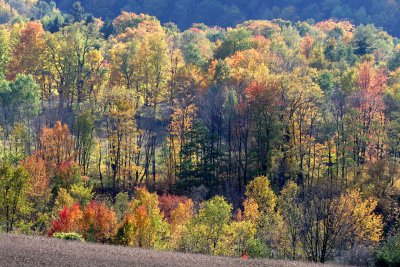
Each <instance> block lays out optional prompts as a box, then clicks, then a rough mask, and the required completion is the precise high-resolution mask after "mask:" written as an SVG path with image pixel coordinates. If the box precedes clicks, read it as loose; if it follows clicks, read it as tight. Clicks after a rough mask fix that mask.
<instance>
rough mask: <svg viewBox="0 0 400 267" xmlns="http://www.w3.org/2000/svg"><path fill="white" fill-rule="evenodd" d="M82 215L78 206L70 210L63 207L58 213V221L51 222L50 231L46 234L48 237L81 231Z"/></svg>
mask: <svg viewBox="0 0 400 267" xmlns="http://www.w3.org/2000/svg"><path fill="white" fill-rule="evenodd" d="M82 217H83V213H82V211H81V208H80V206H79V204H75V205H73V206H72V207H71V208H67V207H65V208H64V209H63V210H61V211H60V212H59V213H58V219H57V220H55V221H53V223H52V225H51V229H50V231H49V233H48V235H49V236H53V234H54V233H69V232H77V233H79V232H80V230H81V229H82V227H81V222H82Z"/></svg>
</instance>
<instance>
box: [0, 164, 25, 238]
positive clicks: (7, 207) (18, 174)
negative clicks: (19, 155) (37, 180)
mask: <svg viewBox="0 0 400 267" xmlns="http://www.w3.org/2000/svg"><path fill="white" fill-rule="evenodd" d="M28 179H29V175H28V173H27V172H26V171H25V170H24V169H23V168H22V167H14V166H12V165H10V164H8V163H3V164H2V166H1V168H0V192H1V195H2V196H3V197H2V198H1V200H0V207H1V209H0V211H1V213H0V216H1V218H2V219H1V220H2V222H3V223H2V227H1V228H3V229H4V230H5V231H6V232H11V231H13V230H14V228H15V227H16V226H18V225H19V224H20V223H21V222H22V219H23V218H24V216H25V215H26V212H27V210H29V208H30V207H29V206H28V204H29V203H27V201H26V195H25V192H26V189H27V182H28Z"/></svg>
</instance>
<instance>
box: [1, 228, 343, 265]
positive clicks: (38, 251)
mask: <svg viewBox="0 0 400 267" xmlns="http://www.w3.org/2000/svg"><path fill="white" fill-rule="evenodd" d="M0 266H7V267H13V266H18V267H19V266H115V267H117V266H118V267H119V266H121V267H122V266H137V267H142V266H143V267H144V266H146V267H151V266H166V267H169V266H171V267H180V266H190V267H197V266H198V267H200V266H204V267H211V266H224V267H225V266H227V267H228V266H229V267H235V266H268V267H278V266H279V267H281V266H282V267H292V266H293V267H294V266H299V267H303V266H304V267H306V266H329V265H327V264H325V265H319V264H313V263H305V262H291V261H280V260H248V261H245V260H242V259H236V258H226V257H213V256H207V255H198V254H186V253H176V252H165V251H156V250H146V249H138V248H128V247H120V246H110V245H101V244H91V243H79V242H71V241H63V240H57V239H51V238H45V237H34V236H21V235H0ZM335 266H337V265H335Z"/></svg>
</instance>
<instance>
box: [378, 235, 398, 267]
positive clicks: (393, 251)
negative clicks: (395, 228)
mask: <svg viewBox="0 0 400 267" xmlns="http://www.w3.org/2000/svg"><path fill="white" fill-rule="evenodd" d="M374 258H375V262H376V265H377V266H382V267H386V266H387V267H394V266H399V265H400V235H398V236H395V237H391V238H388V239H387V240H386V241H385V242H384V243H383V244H382V245H381V246H379V247H378V248H376V249H375V251H374Z"/></svg>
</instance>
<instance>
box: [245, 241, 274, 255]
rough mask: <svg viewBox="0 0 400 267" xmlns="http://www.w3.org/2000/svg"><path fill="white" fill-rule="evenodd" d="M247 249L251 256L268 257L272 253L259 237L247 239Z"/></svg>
mask: <svg viewBox="0 0 400 267" xmlns="http://www.w3.org/2000/svg"><path fill="white" fill-rule="evenodd" d="M246 250H247V254H248V255H249V257H250V258H268V257H269V256H270V255H271V249H270V248H269V247H267V245H265V244H264V243H263V242H261V241H260V240H258V239H250V240H247V242H246Z"/></svg>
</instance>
